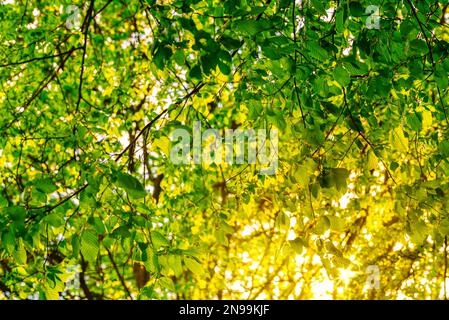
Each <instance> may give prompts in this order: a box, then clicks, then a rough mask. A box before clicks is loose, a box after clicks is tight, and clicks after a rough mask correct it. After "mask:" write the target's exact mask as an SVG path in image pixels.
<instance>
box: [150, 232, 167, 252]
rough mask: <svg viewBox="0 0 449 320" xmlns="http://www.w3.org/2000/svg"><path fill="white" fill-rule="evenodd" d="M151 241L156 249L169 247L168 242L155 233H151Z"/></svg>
mask: <svg viewBox="0 0 449 320" xmlns="http://www.w3.org/2000/svg"><path fill="white" fill-rule="evenodd" d="M151 241H152V242H153V245H154V247H155V248H156V249H158V248H160V247H168V246H170V242H169V241H168V240H167V239H166V238H165V237H164V236H163V235H162V234H161V233H159V232H157V231H151Z"/></svg>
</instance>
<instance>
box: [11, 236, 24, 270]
mask: <svg viewBox="0 0 449 320" xmlns="http://www.w3.org/2000/svg"><path fill="white" fill-rule="evenodd" d="M13 256H14V260H15V262H17V263H18V264H20V265H25V264H26V263H27V253H26V250H25V246H24V245H23V240H22V238H19V240H18V242H17V245H16V249H15V250H14V253H13Z"/></svg>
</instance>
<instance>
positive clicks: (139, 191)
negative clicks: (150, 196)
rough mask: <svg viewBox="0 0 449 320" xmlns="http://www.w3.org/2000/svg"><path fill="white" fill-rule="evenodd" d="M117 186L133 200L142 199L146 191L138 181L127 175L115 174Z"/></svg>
mask: <svg viewBox="0 0 449 320" xmlns="http://www.w3.org/2000/svg"><path fill="white" fill-rule="evenodd" d="M117 185H118V186H119V187H121V188H123V189H125V191H126V192H127V193H128V194H129V195H130V196H131V197H132V198H134V199H140V198H144V197H145V195H146V191H145V189H144V187H143V185H142V184H141V183H140V181H139V180H137V179H136V178H134V177H133V176H132V175H129V174H127V173H122V172H118V173H117Z"/></svg>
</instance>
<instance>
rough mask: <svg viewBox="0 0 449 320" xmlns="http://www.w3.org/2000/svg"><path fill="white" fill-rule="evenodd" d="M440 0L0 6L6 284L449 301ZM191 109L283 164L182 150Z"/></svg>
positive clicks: (9, 294)
mask: <svg viewBox="0 0 449 320" xmlns="http://www.w3.org/2000/svg"><path fill="white" fill-rule="evenodd" d="M373 5H374V6H378V8H379V13H380V20H379V26H378V27H379V28H372V27H368V24H367V23H368V21H369V19H374V18H375V17H374V18H373V16H372V15H373V13H372V12H370V11H367V10H366V9H367V8H368V7H369V6H373ZM447 7H448V4H447V3H445V2H442V1H429V0H403V1H396V0H395V1H393V0H382V1H380V0H368V1H365V0H362V1H350V0H347V1H343V0H341V1H327V2H326V1H316V0H303V1H296V2H294V1H289V0H264V1H260V0H226V1H216V0H203V1H199V0H188V1H182V0H175V1H172V0H161V1H155V0H139V1H137V0H130V1H121V0H107V1H106V0H91V1H89V2H86V3H82V2H75V3H72V2H68V1H65V0H64V1H57V2H54V1H21V0H15V1H3V2H2V5H0V30H1V31H0V43H1V45H2V49H1V50H0V85H1V90H0V291H1V292H2V294H0V296H3V298H21V299H25V298H41V299H58V298H60V297H63V298H64V299H76V298H81V299H131V298H132V299H173V298H189V299H190V298H193V299H206V298H207V299H215V298H218V299H222V298H231V299H232V298H250V299H255V298H271V299H286V298H295V299H309V298H315V297H332V298H345V299H346V298H358V299H359V298H370V299H385V298H386V299H396V298H404V297H408V298H415V299H424V298H443V297H446V290H445V283H446V278H447V273H446V271H447V258H446V255H447V252H446V251H447V250H446V246H447V236H448V234H449V214H448V211H447V208H448V205H449V203H448V190H449V188H448V186H449V161H448V160H449V142H448V140H447V136H448V132H449V131H448V129H449V127H448V125H449V119H448V113H449V107H448V103H449V99H448V94H447V93H448V92H447V90H448V71H449V60H448V59H447V57H448V50H449V42H448V41H449V30H448V25H447V23H446V19H447V16H446V15H447V13H446V12H447ZM68 8H69V9H68ZM370 21H371V20H370ZM197 120H200V121H202V124H203V126H204V127H205V128H215V129H219V130H220V131H223V130H225V129H227V128H233V129H235V128H240V129H248V128H253V129H259V128H265V129H269V128H277V129H278V130H279V152H278V155H277V156H278V158H279V168H278V170H277V172H276V174H275V175H260V174H259V170H258V165H254V164H226V163H223V164H221V165H210V166H206V165H194V164H192V165H174V164H173V163H171V162H170V159H169V154H170V151H169V150H170V147H171V146H172V144H173V141H170V139H169V135H170V132H172V131H173V130H174V129H176V128H186V129H187V130H191V128H192V123H193V121H197ZM370 266H376V267H377V268H378V270H379V279H378V280H379V281H380V283H379V286H378V288H369V287H367V278H368V277H369V274H367V271H366V270H368V269H367V268H369V267H370Z"/></svg>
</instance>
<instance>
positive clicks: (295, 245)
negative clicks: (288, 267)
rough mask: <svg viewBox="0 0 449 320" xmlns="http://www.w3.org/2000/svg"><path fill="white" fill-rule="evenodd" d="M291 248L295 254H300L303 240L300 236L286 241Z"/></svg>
mask: <svg viewBox="0 0 449 320" xmlns="http://www.w3.org/2000/svg"><path fill="white" fill-rule="evenodd" d="M288 242H289V244H290V246H291V248H292V249H293V251H295V253H297V254H301V253H302V250H303V249H304V240H303V239H301V238H296V239H294V240H289V241H288Z"/></svg>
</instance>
